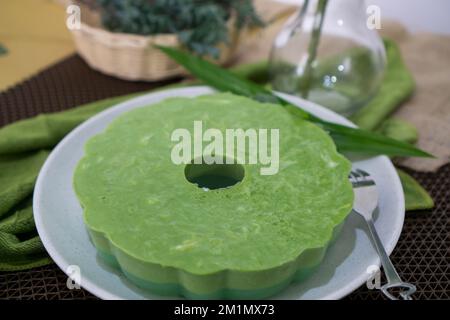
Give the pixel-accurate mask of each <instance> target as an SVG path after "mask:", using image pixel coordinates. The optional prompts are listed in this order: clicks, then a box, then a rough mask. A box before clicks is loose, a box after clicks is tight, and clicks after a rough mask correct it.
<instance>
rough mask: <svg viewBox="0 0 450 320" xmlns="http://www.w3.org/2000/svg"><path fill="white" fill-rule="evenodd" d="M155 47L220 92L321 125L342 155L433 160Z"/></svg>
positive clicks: (185, 55) (168, 49)
mask: <svg viewBox="0 0 450 320" xmlns="http://www.w3.org/2000/svg"><path fill="white" fill-rule="evenodd" d="M157 48H159V49H160V50H161V51H162V52H164V53H165V54H166V55H168V56H169V57H170V58H171V59H173V60H175V61H176V62H178V63H179V64H180V65H182V66H183V67H184V68H185V69H186V70H188V71H189V72H191V73H192V74H193V75H195V76H196V77H197V78H199V79H200V80H202V81H203V82H204V83H206V84H207V85H209V86H211V87H214V88H216V89H218V90H220V91H229V92H232V93H234V94H237V95H242V96H246V97H250V98H253V99H256V100H258V101H260V102H269V103H277V104H281V105H283V106H285V107H288V109H289V111H291V112H293V113H295V114H296V115H298V116H300V117H302V118H304V119H307V120H309V121H311V122H314V123H316V124H318V125H320V126H321V127H322V128H323V129H324V130H326V131H328V132H329V134H330V135H331V137H332V138H333V140H334V142H335V143H336V146H337V148H338V149H339V150H340V151H341V152H359V153H361V152H362V153H365V154H385V155H388V156H402V157H408V156H409V157H432V156H431V155H430V154H428V153H427V152H425V151H422V150H420V149H417V148H415V147H414V146H412V145H410V144H408V143H405V142H401V141H398V140H394V139H391V138H388V137H385V136H383V135H381V134H378V133H374V132H370V131H366V130H361V129H356V128H349V127H346V126H343V125H338V124H334V123H331V122H327V121H324V120H322V119H319V118H317V117H315V116H313V115H312V114H310V113H308V112H306V111H304V110H301V109H299V108H297V107H295V106H292V105H291V104H290V103H289V102H288V101H286V100H283V99H282V98H280V97H278V96H276V95H275V94H274V93H272V92H271V91H270V90H268V89H266V88H264V87H262V86H260V85H258V84H256V83H254V82H251V81H249V80H246V79H243V78H241V77H239V76H237V75H236V74H233V73H232V72H229V71H227V70H225V69H223V68H221V67H219V66H217V65H215V64H213V63H211V62H208V61H206V60H204V59H202V58H200V57H197V56H194V55H192V54H190V53H187V52H184V51H181V50H178V49H175V48H171V47H164V46H157Z"/></svg>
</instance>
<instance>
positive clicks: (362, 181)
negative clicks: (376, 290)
mask: <svg viewBox="0 0 450 320" xmlns="http://www.w3.org/2000/svg"><path fill="white" fill-rule="evenodd" d="M349 179H350V181H351V183H352V184H353V192H354V194H355V201H354V204H353V211H355V212H356V213H358V214H359V215H360V216H362V217H363V218H364V220H366V222H367V226H368V227H369V231H370V235H371V238H372V242H373V244H374V245H375V248H376V249H377V251H378V255H379V256H380V260H381V264H382V265H383V269H384V273H385V275H386V278H387V283H386V284H385V285H383V286H382V287H381V291H382V292H383V293H384V295H385V296H386V297H388V298H389V299H391V300H398V299H397V298H396V297H395V296H394V295H393V294H391V293H390V292H389V290H390V289H400V290H402V291H401V292H400V296H401V297H402V298H403V299H404V300H412V298H411V295H412V294H413V293H414V292H416V287H415V286H414V285H413V284H410V283H406V282H403V281H402V280H401V279H400V276H399V275H398V273H397V271H396V270H395V268H394V265H393V264H392V262H391V260H390V259H389V256H388V255H387V253H386V250H385V249H384V246H383V243H382V242H381V240H380V237H379V236H378V233H377V230H376V229H375V225H374V223H373V218H372V214H373V212H374V211H375V209H376V207H377V205H378V191H377V186H376V184H375V181H374V180H373V179H372V177H371V176H370V174H368V173H367V172H365V171H363V170H360V169H357V170H354V171H352V172H351V173H350V176H349Z"/></svg>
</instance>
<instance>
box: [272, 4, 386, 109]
mask: <svg viewBox="0 0 450 320" xmlns="http://www.w3.org/2000/svg"><path fill="white" fill-rule="evenodd" d="M366 12H367V6H366V4H365V1H364V0H305V1H304V4H303V6H302V8H301V9H300V12H299V13H298V14H296V16H294V17H293V18H291V19H290V20H289V21H288V22H287V24H286V25H285V26H284V28H283V29H282V31H281V32H280V33H279V34H278V35H277V37H276V38H275V41H274V44H273V48H272V52H271V57H270V62H271V63H270V74H271V84H272V87H273V89H275V90H278V91H281V92H285V93H289V94H294V95H297V96H300V97H302V98H304V99H307V100H310V101H313V102H316V103H318V104H320V105H322V106H324V107H327V108H329V109H332V110H334V111H336V112H338V113H340V114H342V115H345V116H349V115H351V114H352V113H354V112H355V111H356V110H358V109H359V108H360V107H362V106H363V105H364V104H366V103H367V102H368V101H369V100H370V99H371V98H372V97H373V96H374V94H376V92H377V90H378V89H379V87H380V85H381V82H382V80H383V73H384V69H385V65H386V53H385V49H384V45H383V41H382V40H381V38H380V36H379V35H378V32H377V31H376V30H375V29H374V28H370V25H369V24H368V20H369V15H368V14H367V13H366Z"/></svg>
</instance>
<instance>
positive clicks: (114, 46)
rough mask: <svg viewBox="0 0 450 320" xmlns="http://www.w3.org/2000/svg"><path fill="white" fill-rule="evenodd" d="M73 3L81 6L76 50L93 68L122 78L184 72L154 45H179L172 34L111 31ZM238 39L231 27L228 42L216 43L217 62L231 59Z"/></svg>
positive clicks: (93, 14)
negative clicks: (145, 34) (217, 46)
mask: <svg viewBox="0 0 450 320" xmlns="http://www.w3.org/2000/svg"><path fill="white" fill-rule="evenodd" d="M75 3H76V2H75ZM76 4H77V5H79V6H80V7H81V17H82V23H81V28H80V29H78V30H72V35H73V38H74V41H75V46H76V48H77V51H78V53H79V54H80V56H81V57H83V59H84V60H85V61H86V62H87V63H88V64H89V65H90V66H91V67H92V68H93V69H95V70H98V71H101V72H103V73H106V74H108V75H112V76H116V77H118V78H121V79H125V80H147V81H156V80H162V79H167V78H171V77H175V76H179V75H183V74H186V71H185V70H184V69H183V68H182V67H180V66H179V65H177V64H176V63H175V62H174V61H172V60H170V59H169V58H168V57H167V56H166V55H164V54H163V53H162V52H160V51H159V50H158V49H155V48H154V47H153V45H164V46H173V47H180V43H179V42H178V40H177V37H176V36H175V35H173V34H161V35H155V36H141V35H133V34H125V33H114V32H110V31H108V30H106V29H104V28H102V27H101V23H100V17H99V15H98V13H96V12H95V11H93V10H91V9H89V8H88V7H87V6H84V5H82V4H79V3H76ZM232 25H234V23H231V22H230V26H232ZM238 40H239V32H238V31H237V30H236V29H234V28H232V27H230V44H229V45H227V46H225V45H220V46H219V49H220V52H221V54H220V57H219V59H218V60H217V63H220V64H224V63H226V62H227V61H229V60H230V59H231V58H232V55H233V53H234V52H235V49H236V47H237V44H238Z"/></svg>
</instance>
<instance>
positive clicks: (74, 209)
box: [33, 87, 404, 299]
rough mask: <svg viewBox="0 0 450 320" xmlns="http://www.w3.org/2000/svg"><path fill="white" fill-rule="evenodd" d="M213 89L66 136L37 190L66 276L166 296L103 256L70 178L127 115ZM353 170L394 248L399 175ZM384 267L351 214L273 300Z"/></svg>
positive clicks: (138, 294)
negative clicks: (307, 268) (315, 261)
mask: <svg viewBox="0 0 450 320" xmlns="http://www.w3.org/2000/svg"><path fill="white" fill-rule="evenodd" d="M212 92H214V91H213V90H211V89H210V88H208V87H191V88H183V89H173V90H167V91H160V92H157V93H151V94H147V95H144V96H141V97H139V98H135V99H132V100H129V101H127V102H124V103H121V104H119V105H117V106H114V107H112V108H110V109H108V110H106V111H104V112H101V113H100V114H98V115H96V116H94V117H92V118H91V119H89V120H88V121H86V122H84V123H83V124H81V125H80V126H78V127H77V128H76V129H75V130H73V131H72V132H71V133H70V134H68V135H67V136H66V137H65V138H64V139H63V140H62V141H61V142H60V143H59V144H58V146H57V147H56V148H55V149H54V150H53V152H52V153H51V154H50V156H49V157H48V159H47V161H46V162H45V164H44V166H43V168H42V170H41V172H40V174H39V177H38V179H37V183H36V188H35V192H34V201H33V202H34V218H35V221H36V226H37V230H38V232H39V236H40V237H41V239H42V242H43V243H44V245H45V248H46V249H47V251H48V253H49V254H50V256H51V257H52V259H53V260H54V261H55V262H56V263H57V264H58V266H59V267H60V268H61V269H62V270H63V271H64V272H66V273H71V272H72V271H71V270H72V269H70V268H69V266H73V265H75V266H78V267H79V269H80V271H81V280H80V282H81V286H82V287H83V288H85V289H86V290H88V291H89V292H91V293H92V294H94V295H96V296H98V297H100V298H102V299H145V298H147V299H161V298H167V297H160V296H156V295H152V294H149V293H146V292H144V291H142V290H140V289H138V288H137V287H135V286H134V285H133V284H131V283H130V282H128V281H127V280H126V279H125V278H124V277H123V276H122V275H121V274H120V273H119V272H116V271H115V270H112V269H111V268H109V267H107V266H106V265H105V264H103V263H102V261H100V260H98V259H97V256H96V250H95V248H94V246H93V245H92V243H91V242H90V241H89V238H88V234H87V231H86V229H85V227H84V224H83V220H82V210H81V207H80V205H79V203H78V200H77V198H76V196H75V193H74V191H73V188H72V175H73V172H74V168H75V166H76V164H77V162H78V161H79V160H80V159H81V157H82V156H83V146H84V144H85V142H86V141H87V140H88V139H89V138H90V137H92V136H93V135H95V134H97V133H100V132H102V131H103V130H104V129H105V128H106V127H107V126H108V124H109V123H110V122H111V121H112V120H113V119H115V118H116V117H118V116H119V115H121V114H122V113H124V112H126V111H129V110H131V109H134V108H139V107H143V106H148V105H151V104H154V103H157V102H159V101H161V100H164V99H166V98H169V97H195V96H198V95H203V94H210V93H212ZM283 97H284V98H286V99H287V100H289V101H290V102H291V103H293V104H295V105H298V106H301V107H302V108H303V109H305V110H307V111H309V112H311V113H313V114H315V115H316V116H318V117H321V118H323V119H326V120H328V121H333V122H337V123H341V124H345V125H349V126H351V125H352V124H351V123H350V122H349V121H348V120H346V119H345V118H343V117H341V116H339V115H337V114H335V113H333V112H331V111H329V110H327V109H325V108H323V107H320V106H317V105H315V104H313V103H311V102H308V101H304V100H301V99H299V98H296V97H292V96H287V95H283ZM354 166H355V167H359V168H362V169H365V170H366V171H368V172H370V173H371V174H372V175H373V176H374V178H375V180H376V183H377V185H378V186H379V192H380V197H379V198H380V203H379V210H378V214H377V218H376V223H375V224H376V227H377V230H378V232H379V234H380V237H381V239H382V241H383V244H384V245H385V248H386V250H387V251H388V253H391V252H392V250H393V249H394V246H395V244H396V243H397V240H398V238H399V236H400V232H401V230H402V227H403V219H404V198H403V191H402V187H401V184H400V180H399V178H398V176H397V174H396V171H395V169H394V167H393V165H392V163H391V162H390V161H389V159H388V158H387V157H384V156H380V157H375V158H371V159H366V160H362V161H355V162H354ZM372 265H376V266H378V265H379V259H378V257H377V254H376V252H375V251H374V248H373V247H372V245H371V243H370V240H369V238H368V236H367V230H366V229H365V225H364V221H363V220H362V219H361V218H359V217H358V216H356V215H355V214H353V213H352V214H350V216H349V217H348V219H347V221H346V222H345V226H344V229H343V231H342V233H341V235H340V236H339V238H338V240H337V241H336V242H335V243H334V244H333V245H332V246H331V247H330V248H329V250H328V252H327V255H326V257H325V259H324V261H323V263H322V264H321V266H320V267H319V269H318V270H317V272H316V273H314V275H313V276H311V277H310V278H308V279H307V280H306V281H304V282H302V283H299V284H296V285H291V286H290V287H289V288H288V289H286V290H284V291H283V292H282V293H280V294H279V295H277V296H275V297H274V298H275V299H339V298H342V297H344V296H345V295H347V294H349V293H351V292H352V291H354V290H355V289H357V288H358V287H359V286H361V285H362V284H364V283H365V282H366V280H367V279H368V277H369V274H368V272H367V268H368V267H370V266H372Z"/></svg>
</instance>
